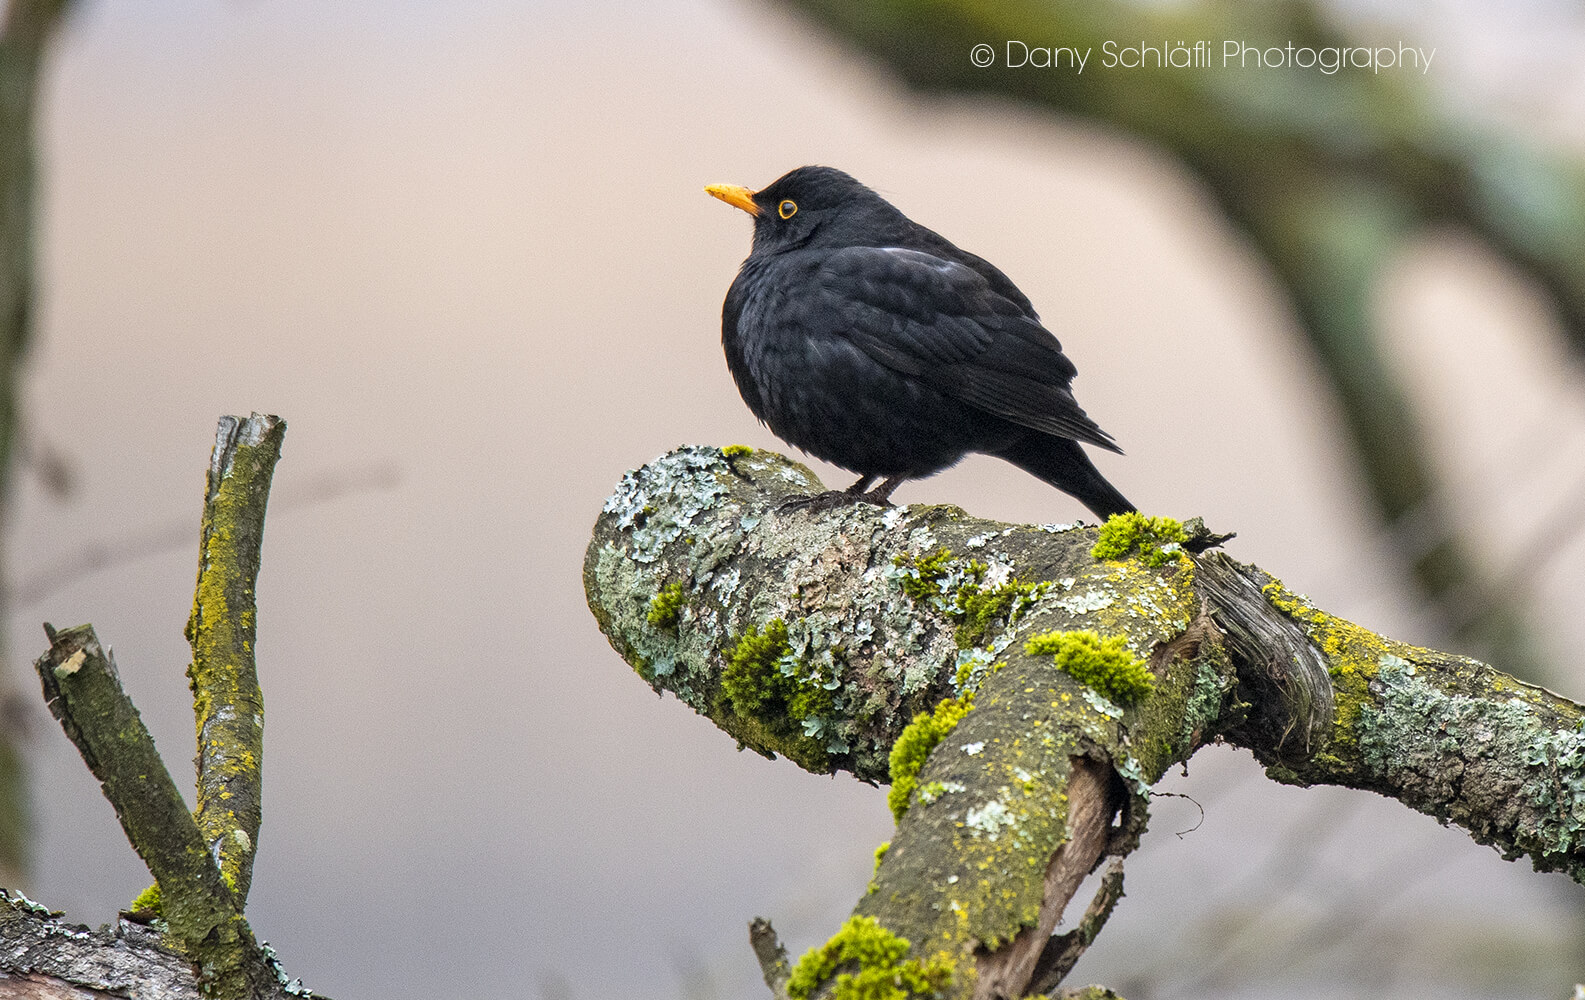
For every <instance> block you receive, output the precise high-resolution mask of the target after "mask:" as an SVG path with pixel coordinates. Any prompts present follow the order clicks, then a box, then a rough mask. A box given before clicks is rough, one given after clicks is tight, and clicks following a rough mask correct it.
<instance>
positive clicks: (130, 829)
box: [34, 625, 276, 997]
mask: <svg viewBox="0 0 1585 1000" xmlns="http://www.w3.org/2000/svg"><path fill="white" fill-rule="evenodd" d="M45 632H46V633H47V634H48V635H49V639H50V648H49V650H48V651H47V652H46V653H45V654H44V655H43V656H40V657H39V658H38V661H37V662H36V663H35V664H34V667H35V668H36V669H37V671H38V675H39V680H40V681H41V682H42V683H43V685H44V700H45V701H46V702H47V703H48V705H49V708H50V712H51V713H52V714H53V715H54V716H55V718H56V719H58V720H60V723H61V728H62V729H64V730H65V731H66V735H67V736H68V737H70V738H71V741H72V743H74V744H75V745H76V746H77V750H78V752H79V753H81V754H82V758H83V762H84V763H86V764H87V765H88V769H89V770H90V771H92V772H93V774H94V777H96V778H98V779H99V784H100V787H101V788H102V789H103V791H104V793H105V798H107V799H109V800H110V804H111V805H112V806H113V807H115V811H116V818H117V819H118V820H120V821H121V828H122V830H124V831H125V832H126V835H127V839H128V840H129V841H131V843H132V847H133V849H134V850H136V851H137V852H138V856H139V857H141V858H142V859H143V863H144V864H146V865H148V868H149V872H150V873H152V874H153V876H154V878H155V881H157V882H158V883H159V886H160V903H161V908H162V912H163V914H164V917H165V920H166V921H167V923H168V924H169V927H170V935H171V938H172V939H173V940H174V941H175V942H176V943H177V944H179V945H180V946H181V948H182V950H183V952H185V953H186V954H187V956H188V958H189V960H190V961H192V962H193V964H194V965H195V966H196V967H197V969H198V980H199V982H200V983H201V984H202V985H203V987H204V989H205V991H206V992H207V993H209V995H211V996H221V997H258V996H266V995H273V993H272V992H271V988H272V987H275V986H276V983H275V981H274V980H275V976H274V974H273V972H271V971H270V970H269V969H268V968H267V967H266V966H265V964H264V962H263V957H262V953H260V951H259V947H258V944H257V943H256V942H255V941H254V939H253V932H252V930H250V929H249V928H248V925H247V921H245V920H243V918H242V911H241V908H240V906H239V905H238V903H237V900H236V898H235V897H234V896H233V895H232V892H231V890H230V889H229V888H227V886H226V883H225V882H224V880H222V878H221V876H220V869H219V868H217V867H216V866H215V863H214V862H213V860H212V859H211V858H210V855H209V851H208V850H207V848H206V847H205V844H204V840H203V838H202V836H201V835H200V834H199V831H198V826H197V824H196V823H194V822H193V817H192V814H191V813H189V812H188V811H187V805H186V803H185V802H183V801H182V796H181V792H179V791H178V790H177V788H176V784H175V782H173V781H172V780H171V776H170V772H169V771H167V770H166V769H165V762H164V761H162V760H161V759H160V755H159V751H158V750H156V749H155V747H154V738H153V737H152V736H150V735H149V731H148V729H147V728H146V727H145V726H144V725H143V720H142V719H141V718H140V717H139V716H138V710H137V709H136V708H134V707H133V705H132V701H131V699H129V698H128V697H127V696H126V693H125V692H124V691H122V689H121V682H120V679H119V678H118V677H117V675H116V668H115V663H114V662H113V661H112V660H111V659H110V657H109V655H108V654H107V653H106V651H105V650H104V648H103V647H101V646H100V645H99V640H98V638H97V637H96V636H95V635H94V630H93V626H91V625H80V626H78V627H76V628H70V629H63V630H60V631H56V630H55V629H52V628H50V627H49V626H48V625H46V626H45Z"/></svg>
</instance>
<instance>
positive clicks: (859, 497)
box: [776, 476, 907, 512]
mask: <svg viewBox="0 0 1585 1000" xmlns="http://www.w3.org/2000/svg"><path fill="white" fill-rule="evenodd" d="M905 478H907V477H905V476H893V477H892V478H890V479H884V480H882V481H881V484H880V485H879V486H877V487H875V488H874V489H873V490H868V492H866V489H867V487H868V486H869V484H870V483H873V482H874V481H875V477H874V476H864V477H863V478H861V479H860V480H859V481H858V482H856V483H854V484H853V485H852V486H849V487H848V488H847V489H845V490H829V491H827V492H825V493H817V494H815V495H814V496H812V497H792V498H790V499H787V500H783V501H782V502H781V503H780V504H778V505H777V508H776V509H777V510H780V511H783V512H786V511H789V510H799V509H800V508H802V509H807V510H810V511H815V512H819V511H826V510H835V509H836V508H838V507H847V506H850V505H852V504H856V503H872V504H875V505H876V506H878V507H890V506H891V505H892V502H891V500H890V499H889V498H890V497H891V495H892V490H895V489H896V488H897V487H898V485H899V484H901V483H902V481H903V480H904V479H905Z"/></svg>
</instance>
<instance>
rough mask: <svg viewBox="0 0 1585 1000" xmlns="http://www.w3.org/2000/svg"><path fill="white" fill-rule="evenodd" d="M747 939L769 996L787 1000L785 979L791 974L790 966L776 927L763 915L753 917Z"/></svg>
mask: <svg viewBox="0 0 1585 1000" xmlns="http://www.w3.org/2000/svg"><path fill="white" fill-rule="evenodd" d="M748 940H749V944H750V945H751V946H752V947H753V949H754V957H755V958H757V959H758V960H759V969H760V973H761V974H762V975H763V976H764V977H765V985H766V986H769V987H770V992H771V996H773V997H775V998H776V1000H787V979H788V977H789V976H791V975H792V966H791V965H789V964H788V962H787V949H786V948H785V947H784V946H783V945H782V943H781V938H779V937H777V936H776V928H774V927H772V926H771V924H770V921H769V920H766V919H765V918H764V917H755V918H754V920H753V922H751V923H750V924H749V925H748Z"/></svg>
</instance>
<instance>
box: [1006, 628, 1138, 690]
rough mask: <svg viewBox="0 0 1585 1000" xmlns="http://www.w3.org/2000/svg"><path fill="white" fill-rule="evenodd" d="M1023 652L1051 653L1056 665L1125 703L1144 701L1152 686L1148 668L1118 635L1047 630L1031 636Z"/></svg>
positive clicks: (1082, 682) (1095, 688) (1035, 654)
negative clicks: (1103, 635)
mask: <svg viewBox="0 0 1585 1000" xmlns="http://www.w3.org/2000/svg"><path fill="white" fill-rule="evenodd" d="M1024 652H1026V653H1028V654H1029V655H1030V656H1044V655H1046V654H1050V655H1051V657H1052V658H1053V660H1054V661H1055V662H1056V665H1057V669H1059V670H1062V671H1064V672H1066V673H1067V674H1069V675H1070V676H1072V677H1073V679H1074V680H1076V681H1078V682H1079V683H1080V684H1083V685H1084V686H1085V687H1088V688H1092V689H1094V690H1095V691H1097V692H1099V693H1101V694H1103V695H1105V696H1106V698H1107V699H1108V700H1109V701H1112V702H1115V703H1116V704H1118V705H1122V706H1125V707H1126V706H1129V705H1135V704H1138V703H1139V702H1140V701H1143V700H1144V699H1145V698H1146V697H1147V696H1149V694H1150V692H1151V691H1152V690H1153V689H1154V686H1155V684H1154V679H1153V678H1152V677H1151V675H1150V669H1149V668H1148V667H1146V666H1145V664H1144V662H1143V661H1142V660H1140V659H1138V658H1137V657H1136V656H1134V654H1133V653H1130V652H1129V651H1128V647H1127V646H1126V645H1124V644H1123V639H1122V637H1121V636H1112V637H1111V638H1109V639H1102V638H1101V637H1100V636H1099V635H1097V634H1096V633H1094V632H1046V633H1044V634H1043V635H1037V636H1035V637H1034V638H1032V639H1030V640H1029V642H1028V643H1026V644H1025V646H1024Z"/></svg>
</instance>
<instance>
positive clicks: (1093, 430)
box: [706, 167, 1134, 518]
mask: <svg viewBox="0 0 1585 1000" xmlns="http://www.w3.org/2000/svg"><path fill="white" fill-rule="evenodd" d="M706 190H707V191H709V193H710V194H712V195H715V196H716V197H717V198H720V199H721V200H722V201H725V202H727V203H729V204H732V205H735V206H736V207H738V208H741V209H743V210H744V211H747V212H749V213H750V214H751V215H753V216H754V245H753V249H752V251H751V252H750V254H749V256H748V259H747V260H745V261H744V262H743V266H742V268H741V269H740V270H739V272H738V276H737V280H735V281H733V282H732V287H731V289H730V290H729V291H728V292H727V296H726V303H725V305H724V306H723V308H722V313H721V343H722V346H723V347H724V348H725V350H726V359H727V365H728V367H729V368H731V370H732V377H733V378H734V379H735V380H736V382H737V387H738V391H739V392H740V393H741V394H742V396H743V401H744V402H746V403H747V404H748V406H749V409H750V410H752V411H754V415H755V416H756V417H758V418H759V419H760V420H761V421H763V422H764V423H765V424H766V425H768V426H769V427H770V429H771V430H772V431H774V432H775V433H776V435H777V436H778V437H780V438H782V439H783V440H786V441H788V442H790V443H792V444H794V445H797V446H798V447H799V448H801V449H803V450H804V451H806V452H808V453H810V454H812V455H814V456H816V457H818V458H821V459H824V460H825V461H828V462H830V463H832V464H833V465H838V466H841V467H842V468H844V469H849V470H851V471H853V472H856V473H858V474H859V475H860V476H861V477H862V478H860V480H859V481H858V482H857V483H855V484H853V486H852V487H850V488H849V489H848V490H847V494H848V495H850V496H852V497H853V498H854V499H866V500H870V501H873V502H877V503H886V502H888V497H890V495H891V492H892V491H893V490H894V489H896V488H897V485H898V484H899V483H901V482H902V481H903V480H905V479H916V478H919V477H921V476H928V475H931V474H933V473H936V472H940V471H941V470H942V469H945V468H947V467H948V466H951V465H953V464H955V463H956V462H957V461H958V460H959V459H961V458H962V457H963V456H964V455H965V454H966V453H968V452H971V451H972V452H983V453H986V454H990V455H997V456H999V457H1001V458H1004V459H1006V460H1007V461H1009V462H1012V463H1013V464H1014V465H1017V466H1019V467H1020V468H1022V469H1025V470H1027V471H1029V472H1030V473H1033V474H1034V475H1035V476H1037V477H1039V478H1040V479H1043V480H1045V481H1046V482H1048V483H1050V484H1051V485H1053V486H1055V487H1057V488H1058V489H1060V490H1062V491H1064V492H1066V493H1068V494H1070V495H1072V496H1074V497H1075V498H1077V499H1078V500H1079V501H1080V502H1081V503H1083V504H1084V505H1085V506H1086V507H1088V508H1089V509H1090V510H1091V511H1093V512H1094V513H1095V514H1097V515H1098V516H1100V517H1102V518H1105V517H1106V516H1108V515H1110V514H1117V513H1123V512H1125V511H1130V510H1133V509H1134V506H1133V504H1131V503H1129V502H1128V501H1127V500H1126V499H1124V497H1123V495H1122V494H1121V493H1119V492H1118V491H1117V490H1116V489H1114V488H1113V487H1112V485H1111V484H1110V483H1108V482H1107V481H1106V480H1105V479H1104V478H1103V477H1102V476H1101V474H1100V473H1099V472H1098V471H1096V469H1095V466H1094V465H1092V464H1091V463H1090V459H1089V457H1088V456H1087V455H1086V454H1085V453H1084V450H1083V449H1082V448H1081V447H1080V446H1079V442H1084V443H1086V444H1092V445H1095V446H1096V447H1099V448H1105V449H1107V450H1108V451H1120V450H1121V449H1119V448H1118V447H1117V445H1116V444H1115V443H1114V442H1113V441H1112V438H1111V436H1110V435H1109V434H1107V433H1106V432H1105V431H1103V430H1101V429H1100V427H1098V426H1096V424H1095V422H1094V421H1093V420H1091V419H1090V418H1089V417H1088V416H1086V415H1085V413H1084V411H1083V410H1082V409H1080V408H1079V404H1078V402H1077V401H1075V400H1074V398H1073V393H1072V391H1071V389H1070V384H1071V383H1072V381H1073V376H1074V374H1075V372H1076V369H1075V368H1074V366H1073V362H1071V361H1069V360H1068V358H1067V356H1066V355H1064V354H1063V353H1062V345H1061V344H1059V343H1058V342H1057V338H1056V337H1054V336H1052V335H1051V333H1049V332H1048V331H1047V330H1046V329H1045V328H1044V327H1043V326H1041V325H1040V319H1039V317H1038V316H1036V314H1035V310H1034V307H1033V306H1031V305H1030V303H1029V299H1028V298H1027V297H1025V295H1024V294H1023V293H1022V292H1020V291H1019V290H1018V288H1017V286H1015V285H1014V284H1013V283H1012V281H1010V280H1009V279H1008V278H1007V276H1006V275H1004V274H1002V272H1001V271H998V270H997V269H996V268H995V267H993V266H992V265H991V264H990V263H988V262H987V261H985V260H983V259H981V258H979V257H976V256H975V255H974V254H971V253H968V252H967V251H964V250H960V249H958V248H957V247H956V246H954V245H953V244H952V243H950V242H948V241H947V240H946V239H945V238H943V237H942V236H940V235H938V234H936V233H935V232H932V231H931V230H929V229H926V228H925V227H924V226H921V225H919V224H918V223H916V222H913V221H912V220H910V219H909V218H908V217H907V216H905V215H903V213H902V212H900V211H898V210H897V209H896V208H894V207H893V206H892V205H891V204H890V203H889V202H887V201H886V200H885V199H884V198H882V197H881V196H880V195H878V194H876V193H875V192H874V191H871V190H870V189H869V188H867V187H865V186H864V185H863V184H860V183H859V182H858V181H856V180H854V179H853V178H852V177H850V176H848V175H847V174H845V173H843V172H842V171H840V170H834V169H832V168H830V167H799V168H798V169H797V170H794V171H792V172H790V173H788V174H786V175H784V176H783V177H781V178H780V179H778V180H777V181H775V182H774V183H773V184H771V185H770V186H769V187H766V188H764V189H763V190H761V191H758V192H754V191H749V190H748V189H747V188H740V187H734V186H728V185H713V186H711V187H709V188H707V189H706ZM877 478H879V479H881V480H883V481H882V483H881V484H880V485H879V486H877V487H876V488H875V489H874V490H871V491H870V492H867V493H866V492H864V491H865V490H867V489H868V488H869V486H870V484H871V483H872V482H874V481H875V480H876V479H877Z"/></svg>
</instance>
